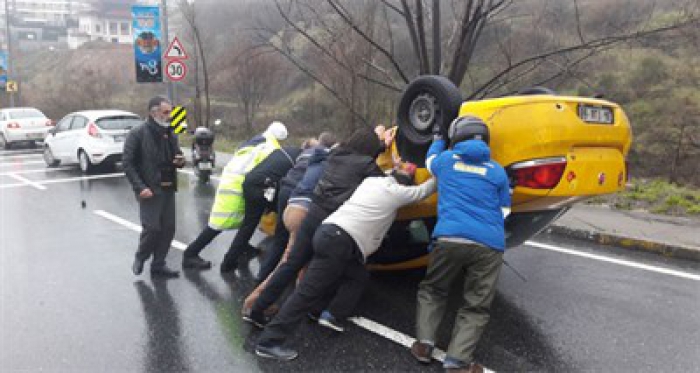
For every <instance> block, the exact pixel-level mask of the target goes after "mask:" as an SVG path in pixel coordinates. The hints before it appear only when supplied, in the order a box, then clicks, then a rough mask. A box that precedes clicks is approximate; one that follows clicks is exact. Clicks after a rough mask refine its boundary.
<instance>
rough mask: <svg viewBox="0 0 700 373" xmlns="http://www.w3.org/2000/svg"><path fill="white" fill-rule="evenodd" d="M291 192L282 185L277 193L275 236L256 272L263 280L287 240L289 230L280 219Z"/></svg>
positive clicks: (279, 256)
mask: <svg viewBox="0 0 700 373" xmlns="http://www.w3.org/2000/svg"><path fill="white" fill-rule="evenodd" d="M291 194H292V188H290V187H288V186H282V187H281V188H280V190H279V193H278V194H277V223H276V225H275V236H274V238H273V241H272V245H271V246H270V247H269V248H268V249H267V253H266V254H265V257H264V258H263V261H262V262H261V263H260V272H258V279H259V280H260V281H264V280H265V279H266V278H267V276H269V275H270V273H272V271H274V270H275V267H277V264H278V263H279V261H280V259H282V254H284V249H285V248H286V247H287V242H289V231H287V228H286V227H285V226H284V222H283V221H282V216H283V215H284V209H286V208H287V203H289V197H290V196H291Z"/></svg>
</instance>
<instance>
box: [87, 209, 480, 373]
mask: <svg viewBox="0 0 700 373" xmlns="http://www.w3.org/2000/svg"><path fill="white" fill-rule="evenodd" d="M93 212H94V213H95V214H96V215H99V216H101V217H103V218H105V219H107V220H109V221H112V222H113V223H117V224H119V225H121V226H123V227H126V228H128V229H131V230H132V231H134V232H141V226H139V225H137V224H134V223H132V222H130V221H128V220H126V219H123V218H121V217H119V216H116V215H114V214H110V213H109V212H107V211H104V210H95V211H93ZM172 247H174V248H176V249H179V250H185V248H186V247H187V246H186V245H185V244H183V243H181V242H179V241H175V240H173V244H172ZM350 321H352V322H353V323H354V324H355V325H357V326H359V327H361V328H363V329H366V330H368V331H370V332H372V333H375V334H377V335H380V336H382V337H384V338H387V339H389V340H391V341H393V342H396V343H398V344H400V345H402V346H404V347H407V348H411V345H412V344H413V342H414V341H415V340H416V339H415V338H412V337H409V336H408V335H406V334H403V333H401V332H399V331H396V330H394V329H391V328H389V327H388V326H384V325H382V324H379V323H377V322H374V321H372V320H369V319H367V318H364V317H361V316H359V317H353V318H350ZM433 358H434V359H435V360H438V361H440V362H442V361H444V360H445V351H442V350H440V349H438V348H436V349H435V350H434V351H433ZM484 371H485V372H493V371H491V370H488V369H484Z"/></svg>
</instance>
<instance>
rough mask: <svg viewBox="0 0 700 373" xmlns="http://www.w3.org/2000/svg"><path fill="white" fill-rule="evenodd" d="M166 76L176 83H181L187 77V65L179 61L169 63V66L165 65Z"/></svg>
mask: <svg viewBox="0 0 700 373" xmlns="http://www.w3.org/2000/svg"><path fill="white" fill-rule="evenodd" d="M165 75H167V76H168V79H170V80H172V81H174V82H179V81H180V80H182V79H185V76H186V75H187V65H185V63H184V62H182V61H179V60H172V61H169V62H168V64H167V65H165Z"/></svg>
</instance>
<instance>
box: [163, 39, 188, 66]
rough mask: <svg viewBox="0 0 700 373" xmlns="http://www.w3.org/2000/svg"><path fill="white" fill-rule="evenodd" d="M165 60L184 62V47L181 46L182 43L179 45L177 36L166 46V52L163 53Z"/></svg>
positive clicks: (185, 56)
mask: <svg viewBox="0 0 700 373" xmlns="http://www.w3.org/2000/svg"><path fill="white" fill-rule="evenodd" d="M165 58H168V59H176V60H186V59H187V58H188V57H187V52H185V47H183V46H182V43H180V40H179V39H178V38H177V36H176V37H175V38H174V39H173V41H172V42H171V43H170V45H169V46H168V50H167V51H165Z"/></svg>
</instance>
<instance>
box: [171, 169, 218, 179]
mask: <svg viewBox="0 0 700 373" xmlns="http://www.w3.org/2000/svg"><path fill="white" fill-rule="evenodd" d="M177 172H180V173H183V174H188V175H192V176H197V174H195V173H194V171H192V170H189V169H188V170H182V169H179V170H177ZM209 178H210V179H212V180H216V181H219V179H220V177H218V176H214V175H212V176H210V177H209Z"/></svg>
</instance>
